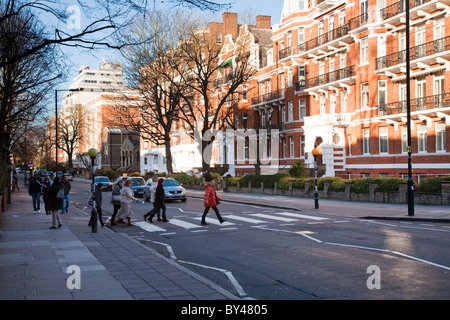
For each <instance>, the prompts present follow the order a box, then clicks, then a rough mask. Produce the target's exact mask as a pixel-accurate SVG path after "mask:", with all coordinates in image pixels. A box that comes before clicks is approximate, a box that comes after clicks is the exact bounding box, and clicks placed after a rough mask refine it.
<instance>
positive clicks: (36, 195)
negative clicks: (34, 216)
mask: <svg viewBox="0 0 450 320" xmlns="http://www.w3.org/2000/svg"><path fill="white" fill-rule="evenodd" d="M41 188H42V181H41V179H40V178H39V175H38V174H37V173H35V174H34V175H33V178H31V180H30V184H29V185H28V194H29V195H30V196H31V198H32V199H33V210H34V213H40V212H41Z"/></svg>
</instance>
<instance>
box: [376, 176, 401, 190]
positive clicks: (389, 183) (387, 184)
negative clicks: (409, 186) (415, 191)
mask: <svg viewBox="0 0 450 320" xmlns="http://www.w3.org/2000/svg"><path fill="white" fill-rule="evenodd" d="M377 181H378V182H379V183H380V184H379V185H378V188H377V190H384V191H398V186H399V184H400V182H406V180H405V179H401V178H378V179H377Z"/></svg>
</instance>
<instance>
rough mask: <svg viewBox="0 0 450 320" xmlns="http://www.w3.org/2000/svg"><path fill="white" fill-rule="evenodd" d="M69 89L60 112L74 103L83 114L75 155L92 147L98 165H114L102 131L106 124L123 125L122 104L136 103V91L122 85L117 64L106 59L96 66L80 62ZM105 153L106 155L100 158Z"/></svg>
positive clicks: (121, 72) (137, 97) (137, 98)
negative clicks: (95, 67) (83, 64)
mask: <svg viewBox="0 0 450 320" xmlns="http://www.w3.org/2000/svg"><path fill="white" fill-rule="evenodd" d="M69 89H70V90H73V91H67V92H66V93H65V94H64V96H63V103H62V105H63V107H62V110H61V114H62V115H64V112H65V110H70V109H71V108H72V107H73V106H79V108H81V114H82V115H83V118H84V129H83V132H82V139H81V140H80V141H79V143H78V145H77V147H76V150H75V152H74V156H75V155H76V154H77V153H79V154H83V153H85V152H87V151H88V150H89V149H90V148H95V149H97V151H98V153H99V156H98V159H99V160H98V165H99V166H98V169H102V166H103V164H108V165H107V167H106V168H107V169H109V168H111V167H116V164H115V163H110V160H111V157H110V154H109V153H108V154H105V152H106V150H104V148H103V147H104V146H107V145H108V143H109V141H108V137H109V136H108V135H105V134H104V130H105V128H109V127H114V128H117V127H119V128H120V127H123V125H124V123H126V122H127V119H124V118H123V117H126V115H127V113H126V112H122V108H127V107H128V106H130V105H133V104H135V103H138V101H139V94H138V93H137V92H136V91H133V90H130V89H129V88H126V86H124V82H123V71H122V67H121V66H120V64H118V63H111V62H106V61H103V62H101V63H99V67H98V69H97V70H94V69H91V68H90V67H89V66H81V67H80V71H79V73H78V75H77V76H76V77H75V78H74V80H73V81H72V84H71V85H70V87H69ZM120 130H121V129H120ZM106 132H109V131H108V130H107V129H106ZM105 139H106V140H105ZM135 140H136V139H135ZM137 140H139V138H137ZM119 154H121V152H119ZM104 157H106V159H103V158H104ZM105 161H107V162H105ZM119 163H120V162H119ZM74 164H75V165H77V164H78V165H82V164H80V163H74ZM127 167H128V166H127Z"/></svg>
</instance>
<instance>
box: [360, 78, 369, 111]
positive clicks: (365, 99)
mask: <svg viewBox="0 0 450 320" xmlns="http://www.w3.org/2000/svg"><path fill="white" fill-rule="evenodd" d="M368 107H369V83H368V82H365V83H362V84H361V109H364V108H368Z"/></svg>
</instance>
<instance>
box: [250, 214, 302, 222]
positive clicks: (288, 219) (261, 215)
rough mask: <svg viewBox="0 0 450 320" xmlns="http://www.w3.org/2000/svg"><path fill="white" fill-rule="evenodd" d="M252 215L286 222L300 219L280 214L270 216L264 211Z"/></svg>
mask: <svg viewBox="0 0 450 320" xmlns="http://www.w3.org/2000/svg"><path fill="white" fill-rule="evenodd" d="M251 216H254V217H259V218H266V219H272V220H279V221H284V222H293V221H298V220H297V219H291V218H285V217H278V216H270V215H268V214H262V213H254V214H251Z"/></svg>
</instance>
